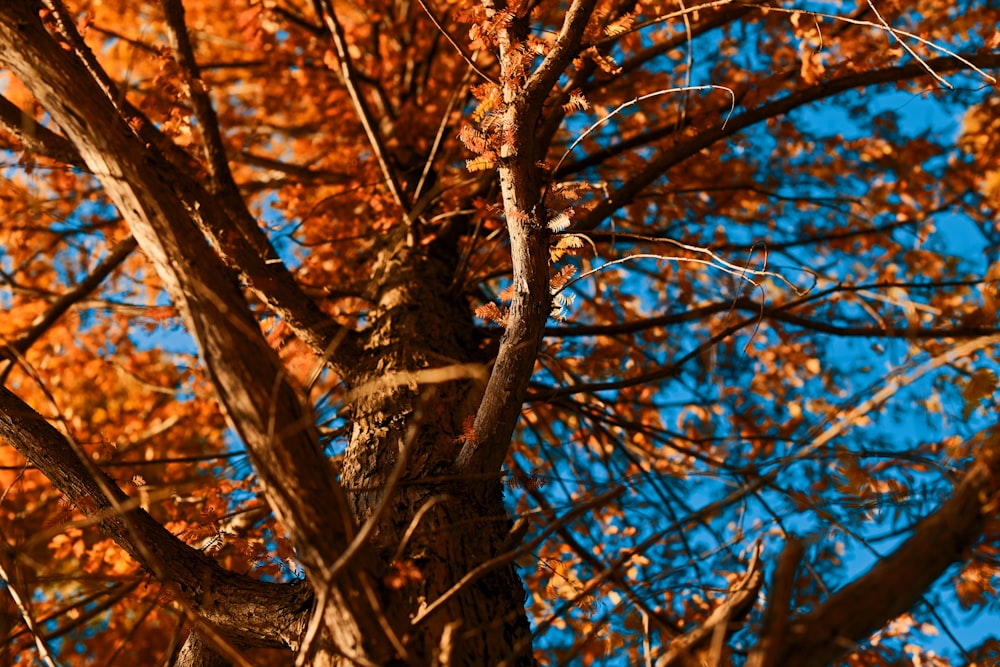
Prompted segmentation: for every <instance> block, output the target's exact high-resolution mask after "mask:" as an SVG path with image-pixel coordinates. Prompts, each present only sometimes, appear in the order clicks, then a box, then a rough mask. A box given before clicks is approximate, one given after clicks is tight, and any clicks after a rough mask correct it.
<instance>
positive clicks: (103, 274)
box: [0, 236, 137, 384]
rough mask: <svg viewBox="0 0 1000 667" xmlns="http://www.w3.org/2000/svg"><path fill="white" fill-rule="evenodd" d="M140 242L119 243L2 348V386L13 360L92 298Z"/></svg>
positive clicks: (131, 239) (129, 238) (126, 240)
mask: <svg viewBox="0 0 1000 667" xmlns="http://www.w3.org/2000/svg"><path fill="white" fill-rule="evenodd" d="M136 245H137V244H136V241H135V239H134V238H133V237H131V236H130V237H128V238H127V239H123V240H122V241H119V242H118V243H117V244H116V245H115V247H114V248H112V249H111V252H110V253H108V256H107V257H105V258H104V259H102V260H101V261H100V263H99V264H98V265H97V266H96V267H94V270H93V271H92V272H91V273H90V275H88V276H87V277H86V278H84V279H83V280H82V281H80V284H78V285H77V286H76V287H74V288H73V289H71V290H69V291H68V292H66V293H65V294H63V295H62V296H60V297H58V298H57V299H56V300H55V302H54V303H53V304H52V305H51V306H49V308H48V310H46V311H45V312H44V313H42V314H41V315H40V316H38V317H37V318H35V320H34V321H33V322H32V323H31V328H30V329H28V330H27V331H26V332H24V333H23V334H21V335H20V336H18V337H17V338H15V339H14V340H13V341H11V342H9V343H7V345H6V346H4V347H0V361H3V360H7V361H8V362H9V363H8V365H7V367H6V368H3V369H2V370H0V384H3V381H4V379H5V377H6V375H7V373H9V372H10V369H11V368H13V363H12V362H13V360H14V359H15V358H17V357H18V356H23V355H24V353H25V352H27V351H28V348H29V347H31V346H32V345H33V344H34V343H35V341H37V340H38V339H39V338H41V337H42V335H44V334H45V332H46V331H48V330H49V328H51V327H52V325H53V324H55V323H56V322H57V321H58V320H59V318H60V317H62V315H63V314H64V313H65V312H66V311H67V310H69V309H70V308H71V307H72V306H73V305H74V304H76V303H78V302H79V301H80V300H81V299H83V298H85V297H86V296H88V295H89V294H90V293H91V292H93V291H94V290H95V289H97V287H98V286H99V285H100V284H101V283H102V282H104V279H105V278H107V277H108V276H109V275H110V274H111V272H112V271H114V270H115V269H116V268H118V267H119V266H120V265H121V263H122V262H124V261H125V259H126V258H127V257H128V256H129V255H130V254H132V251H133V250H135V248H136Z"/></svg>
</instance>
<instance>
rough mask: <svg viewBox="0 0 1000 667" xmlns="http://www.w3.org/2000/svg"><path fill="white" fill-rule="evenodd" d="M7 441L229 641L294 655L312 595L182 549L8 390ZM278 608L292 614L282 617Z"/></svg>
mask: <svg viewBox="0 0 1000 667" xmlns="http://www.w3.org/2000/svg"><path fill="white" fill-rule="evenodd" d="M0 437H2V439H3V440H4V441H6V442H8V443H10V444H11V445H12V446H13V447H14V448H15V449H16V450H17V451H18V452H19V453H20V454H21V455H22V456H24V457H25V458H26V459H27V460H28V461H29V462H31V464H32V465H34V466H36V467H37V468H38V469H39V470H41V471H42V473H44V474H45V476H46V477H48V478H49V480H50V481H51V482H52V484H53V485H54V486H55V487H56V488H57V489H59V490H60V491H61V492H62V493H63V494H64V495H65V496H66V497H67V499H68V500H69V501H70V502H72V503H73V504H74V505H75V506H76V507H77V508H78V509H79V510H80V511H81V512H83V513H84V514H85V515H86V516H88V517H90V518H93V519H95V520H96V521H97V523H98V525H99V526H100V528H101V530H102V531H103V532H104V534H105V535H108V536H109V537H111V538H112V539H114V541H115V543H117V544H118V546H120V547H121V548H122V549H124V550H125V551H126V552H127V553H128V554H129V555H130V556H131V557H132V558H134V559H135V560H136V561H138V562H139V563H140V564H142V565H143V567H145V568H146V569H148V570H150V571H151V572H154V573H156V574H157V575H158V577H157V578H158V579H160V581H162V582H163V583H164V584H165V585H167V586H168V587H169V588H170V589H171V590H173V591H174V592H175V593H177V594H179V595H180V596H182V598H183V599H184V600H185V601H186V602H187V603H189V604H190V606H191V607H192V608H194V609H197V610H198V612H199V613H200V614H202V616H203V618H205V620H207V621H208V622H210V623H212V624H213V625H214V626H216V627H217V628H219V629H221V630H223V631H224V632H225V634H226V636H227V638H229V639H232V640H233V641H238V642H239V643H242V644H245V645H247V646H270V647H283V646H285V647H287V646H288V645H289V644H288V641H289V640H290V639H292V638H293V637H295V636H296V633H297V629H296V628H297V624H299V623H302V622H304V616H302V615H301V614H300V613H299V612H300V610H301V609H302V608H303V607H304V606H305V605H306V603H307V601H308V598H309V591H308V590H306V589H304V588H303V587H301V586H292V585H289V584H273V583H266V582H262V581H258V580H255V579H252V578H250V577H246V576H242V575H237V574H234V573H232V572H228V571H226V570H224V569H223V568H221V567H220V566H219V565H218V564H217V563H216V562H215V561H214V560H212V559H211V558H210V557H208V556H206V555H205V554H203V553H202V552H200V551H198V550H196V549H193V548H192V547H190V546H188V545H187V544H185V543H183V542H181V541H180V540H179V539H177V537H176V536H174V535H173V534H172V533H170V532H169V531H168V530H166V529H165V528H164V527H163V526H161V525H160V524H159V523H158V522H157V521H156V520H155V519H153V518H152V517H151V516H150V515H149V514H147V513H146V512H145V511H144V510H142V509H140V508H139V506H138V503H137V502H135V501H133V500H131V499H130V498H129V497H128V496H126V495H125V494H124V493H123V492H122V491H121V490H120V489H119V488H118V486H117V485H116V484H115V483H114V481H113V480H111V478H109V477H107V476H104V475H103V473H97V474H98V475H102V476H103V479H101V480H98V479H95V476H94V475H92V474H91V473H90V471H88V469H87V466H86V465H85V462H84V461H81V457H80V455H79V453H78V452H77V451H76V450H75V449H74V448H73V446H72V445H71V444H70V443H69V442H68V441H67V440H66V438H65V436H63V435H62V434H61V433H60V432H59V431H57V430H56V429H55V428H54V427H53V426H52V425H50V424H49V423H48V422H47V421H46V420H45V419H44V418H43V417H42V416H41V415H39V414H38V413H37V412H35V411H34V410H33V409H32V408H31V407H30V406H28V405H27V404H26V403H24V401H22V400H21V399H20V398H18V397H17V396H16V395H15V394H14V393H13V392H11V391H10V390H9V389H7V388H6V387H0ZM106 491H108V492H110V493H111V494H112V498H108V497H107V493H106ZM112 501H114V503H113V502H112ZM115 504H117V505H118V506H119V507H121V508H123V509H124V512H119V511H117V510H116V508H115ZM275 604H277V605H278V607H279V608H280V609H282V610H284V612H285V613H278V614H276V613H275V611H274V609H275V607H274V605H275ZM276 621H277V624H275V622H276Z"/></svg>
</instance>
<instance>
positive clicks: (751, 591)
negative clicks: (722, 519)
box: [656, 544, 764, 667]
mask: <svg viewBox="0 0 1000 667" xmlns="http://www.w3.org/2000/svg"><path fill="white" fill-rule="evenodd" d="M760 554H761V545H760V544H758V545H757V546H756V547H754V552H753V556H751V558H750V564H749V565H747V571H746V572H744V573H743V575H742V576H741V577H740V578H739V579H737V580H736V582H735V583H734V584H733V585H732V587H731V588H730V591H729V598H728V599H727V600H726V601H725V602H723V603H722V604H720V605H719V606H718V607H716V608H715V610H713V611H712V613H711V614H710V615H709V617H708V618H707V619H705V621H704V622H703V623H702V624H701V625H699V626H698V627H697V628H695V629H694V630H692V631H690V632H688V633H687V634H685V635H683V636H682V637H678V638H677V639H674V640H673V641H672V642H670V648H669V650H668V651H667V654H666V655H664V656H663V657H662V658H660V659H659V660H657V661H656V667H673V666H677V667H700V666H701V665H703V664H719V662H718V660H715V661H704V660H700V659H698V658H697V657H696V654H698V653H702V652H705V651H706V650H708V649H707V648H706V646H705V645H706V644H708V643H709V640H712V643H713V644H718V643H719V641H718V640H717V637H719V635H721V637H722V639H724V638H725V636H726V635H728V634H729V633H730V632H732V630H733V627H732V626H731V625H730V624H732V623H736V622H738V621H741V620H743V618H744V617H745V616H746V615H747V613H749V611H750V609H751V608H752V607H753V605H754V603H755V602H756V601H757V593H758V592H759V591H760V587H761V584H763V583H764V566H763V565H762V564H761V562H760ZM708 648H711V647H708Z"/></svg>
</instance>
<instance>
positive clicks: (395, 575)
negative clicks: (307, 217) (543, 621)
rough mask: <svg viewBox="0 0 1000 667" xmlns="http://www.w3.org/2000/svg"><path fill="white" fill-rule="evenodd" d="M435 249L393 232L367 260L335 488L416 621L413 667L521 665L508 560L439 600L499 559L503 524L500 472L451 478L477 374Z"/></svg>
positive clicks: (476, 391)
mask: <svg viewBox="0 0 1000 667" xmlns="http://www.w3.org/2000/svg"><path fill="white" fill-rule="evenodd" d="M442 245H444V244H443V243H437V244H434V245H432V246H431V247H429V248H428V247H420V246H417V247H413V246H411V245H410V244H408V242H407V239H406V236H405V235H404V234H396V235H394V237H392V238H390V239H389V241H388V243H387V244H386V245H385V247H384V248H383V250H382V251H381V253H380V255H379V258H378V260H377V261H376V265H375V275H376V277H377V279H378V285H377V295H376V297H375V301H376V304H377V305H376V306H375V308H374V309H373V310H372V311H371V329H370V331H369V332H367V333H369V336H368V339H367V340H368V342H367V344H366V346H365V351H364V353H363V359H364V361H363V363H362V364H361V365H360V367H359V368H358V370H357V373H356V375H355V377H353V378H351V383H352V385H353V391H352V392H351V399H352V400H351V405H350V406H349V411H350V415H351V419H352V422H353V428H352V432H351V437H350V443H349V446H348V449H347V452H346V456H345V460H344V468H343V472H342V477H341V483H342V484H343V486H344V488H345V490H346V491H347V493H348V497H349V499H350V502H351V504H352V507H353V509H354V512H355V515H356V518H357V520H358V522H359V524H360V525H362V526H364V525H365V524H366V523H367V522H372V525H373V534H372V541H373V544H374V545H375V551H376V552H377V553H378V555H379V557H380V559H381V560H382V562H383V563H384V565H385V566H386V570H387V572H389V577H388V581H387V583H388V584H389V585H390V587H399V589H400V593H401V594H402V596H403V600H404V601H405V602H404V603H405V604H406V605H407V607H408V612H409V614H408V615H409V616H410V617H411V618H415V619H417V623H416V624H415V626H414V627H412V628H410V629H409V631H410V633H412V634H411V638H412V640H411V641H412V642H413V644H414V645H412V647H411V646H408V647H407V648H408V650H411V651H412V652H413V655H411V659H413V658H414V657H417V658H418V661H419V662H432V661H437V662H438V664H442V665H444V664H454V665H463V664H475V665H496V664H516V665H529V664H533V660H532V658H531V650H530V649H531V638H530V631H529V626H528V621H527V617H526V615H525V611H524V595H525V593H524V588H523V584H522V582H521V580H520V578H519V576H518V574H517V572H516V570H515V569H514V566H513V564H512V563H506V564H504V565H502V566H498V567H486V568H483V572H482V574H481V576H477V577H475V578H474V579H472V580H471V581H469V582H468V583H464V584H463V585H462V586H460V587H459V588H458V589H457V590H455V591H452V592H450V593H449V591H450V590H451V589H452V588H453V587H454V586H455V585H456V584H457V583H458V582H459V581H460V580H462V578H463V577H465V576H466V575H468V574H469V573H470V572H472V571H473V570H475V569H476V568H477V567H478V566H481V565H483V564H484V563H485V562H486V561H489V560H490V559H491V558H493V557H494V556H497V555H498V551H499V550H500V549H501V547H502V546H504V545H505V542H506V540H507V536H508V533H509V530H510V521H509V519H508V516H507V512H506V509H505V508H504V505H503V488H502V485H501V481H500V477H499V473H500V471H499V470H497V471H496V473H495V474H491V475H482V476H475V477H467V476H462V475H459V474H456V472H455V470H456V468H455V460H456V457H457V455H458V452H459V451H460V449H461V447H462V445H463V443H464V438H465V437H466V434H468V433H469V432H470V431H471V428H472V425H471V419H472V418H473V417H474V416H475V410H476V407H477V406H478V404H479V398H480V397H481V396H482V390H483V385H484V382H485V374H486V370H485V368H484V367H483V366H482V364H481V363H479V362H478V361H477V357H479V356H480V355H481V352H480V351H479V349H478V345H477V340H476V332H475V329H474V327H473V323H472V321H471V318H470V315H469V306H468V304H466V303H465V302H464V299H463V297H462V296H461V295H460V294H455V293H453V292H452V291H451V289H450V287H449V286H450V285H451V282H452V274H453V271H454V266H455V263H454V259H455V257H454V254H453V253H452V252H450V251H449V249H443V248H441V246H442ZM387 495H388V500H386V498H387ZM384 502H387V503H388V504H387V506H386V507H384V508H380V504H381V503H384ZM508 548H509V547H508ZM442 596H446V599H444V600H443V601H442V602H441V603H440V604H435V603H436V601H439V600H441V598H442ZM429 605H434V607H433V608H432V609H431V610H430V613H426V614H425V613H423V612H424V611H425V610H427V609H428V606H429Z"/></svg>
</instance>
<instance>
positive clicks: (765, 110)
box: [573, 53, 1000, 230]
mask: <svg viewBox="0 0 1000 667" xmlns="http://www.w3.org/2000/svg"><path fill="white" fill-rule="evenodd" d="M962 57H963V58H965V59H966V60H968V61H969V62H971V63H972V64H973V65H975V66H976V67H979V68H1000V53H992V54H979V55H963V56H962ZM927 67H930V68H932V69H933V70H935V71H938V72H954V71H964V70H967V69H968V66H967V65H965V64H964V63H963V62H961V61H959V60H957V59H955V58H951V57H941V58H934V59H930V60H926V61H925V62H923V63H915V64H912V65H902V66H899V67H887V68H884V69H876V70H870V71H867V72H858V73H853V74H847V75H845V76H841V77H839V78H836V79H831V80H829V81H823V82H822V83H819V84H816V85H815V86H810V87H808V88H804V89H802V90H798V91H794V92H792V93H790V94H788V95H786V96H785V97H782V98H780V99H778V100H774V101H772V102H769V103H767V104H763V105H761V106H759V107H756V108H754V109H750V110H749V111H745V112H744V113H742V114H740V115H738V116H735V117H734V118H730V119H729V120H728V121H727V122H725V123H722V121H721V120H720V123H719V125H718V126H716V127H713V128H711V129H708V130H704V131H703V132H700V133H699V134H698V135H696V136H694V137H692V138H691V139H688V140H687V141H683V142H681V143H679V144H677V145H675V146H673V147H671V148H668V149H666V150H664V151H663V152H662V153H660V154H659V155H658V156H656V157H655V158H653V159H652V160H651V161H650V162H649V164H648V165H647V166H646V168H645V169H643V170H642V171H641V172H640V173H639V174H637V175H636V176H635V177H634V178H632V179H630V180H628V181H627V182H625V184H623V185H622V186H621V187H619V188H618V189H616V190H615V191H614V192H612V193H611V196H610V197H608V198H607V199H606V200H604V201H602V202H601V203H599V204H598V205H597V206H595V207H594V208H593V209H591V211H590V212H589V213H587V214H586V215H585V216H583V217H582V218H580V220H579V221H578V222H577V223H576V224H574V226H573V228H574V229H575V230H588V229H593V228H595V227H597V226H598V225H599V224H601V223H602V222H603V221H604V220H605V219H607V218H608V217H609V216H611V214H613V213H614V212H615V211H617V210H618V209H619V208H621V207H622V206H625V205H627V204H629V203H631V202H632V201H633V200H634V199H635V198H636V197H637V196H638V195H639V194H640V193H641V192H642V191H643V190H644V189H645V188H647V187H648V186H649V185H651V184H652V183H653V182H654V181H656V180H657V179H658V178H660V177H661V176H662V175H663V174H664V173H666V171H667V170H668V169H670V168H671V167H674V166H676V165H678V164H680V163H681V162H683V161H684V160H686V159H688V158H689V157H691V156H693V155H696V154H697V153H698V152H699V151H702V150H704V149H706V148H708V147H709V146H712V145H713V144H715V143H716V142H718V141H721V140H722V139H725V138H726V137H730V136H733V135H734V134H736V133H738V132H740V131H742V130H744V129H746V128H748V127H751V126H753V125H756V124H757V123H761V122H764V121H766V120H768V119H769V118H775V117H777V116H781V115H784V114H787V113H789V112H791V111H794V110H795V109H798V108H799V107H802V106H805V105H806V104H810V103H812V102H817V101H819V100H822V99H825V98H828V97H832V96H834V95H838V94H840V93H843V92H846V91H848V90H852V89H854V88H867V87H871V86H876V85H880V84H885V83H893V82H896V81H904V80H918V79H921V78H923V77H925V76H927Z"/></svg>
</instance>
